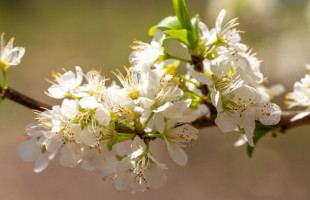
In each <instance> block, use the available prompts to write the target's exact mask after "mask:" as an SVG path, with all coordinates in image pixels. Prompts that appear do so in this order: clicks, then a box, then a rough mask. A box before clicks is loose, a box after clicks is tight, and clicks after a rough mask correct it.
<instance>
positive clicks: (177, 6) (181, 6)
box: [173, 0, 193, 31]
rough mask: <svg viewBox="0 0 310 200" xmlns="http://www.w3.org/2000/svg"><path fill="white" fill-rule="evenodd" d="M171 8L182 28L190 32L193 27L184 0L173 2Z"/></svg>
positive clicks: (174, 0)
mask: <svg viewBox="0 0 310 200" xmlns="http://www.w3.org/2000/svg"><path fill="white" fill-rule="evenodd" d="M173 6H174V10H175V14H176V16H177V17H178V19H179V22H180V24H181V25H182V28H184V29H187V30H189V31H192V30H193V27H192V23H191V20H190V17H189V15H188V11H187V8H186V4H185V0H173Z"/></svg>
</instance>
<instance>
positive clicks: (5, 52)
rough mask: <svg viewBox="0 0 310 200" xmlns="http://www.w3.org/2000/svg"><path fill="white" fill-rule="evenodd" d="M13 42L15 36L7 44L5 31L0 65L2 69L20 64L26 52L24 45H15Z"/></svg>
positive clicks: (2, 39) (2, 37)
mask: <svg viewBox="0 0 310 200" xmlns="http://www.w3.org/2000/svg"><path fill="white" fill-rule="evenodd" d="M13 43H14V38H11V39H10V41H9V42H8V43H7V44H6V43H5V41H4V33H2V34H1V43H0V45H1V47H0V65H1V68H2V70H7V68H8V67H10V66H15V65H18V64H19V63H20V60H21V58H22V57H23V56H24V54H25V48H24V47H13Z"/></svg>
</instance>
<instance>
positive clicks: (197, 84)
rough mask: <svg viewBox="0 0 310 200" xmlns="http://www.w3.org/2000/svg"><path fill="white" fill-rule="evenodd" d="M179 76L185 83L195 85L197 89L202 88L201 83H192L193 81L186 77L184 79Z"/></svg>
mask: <svg viewBox="0 0 310 200" xmlns="http://www.w3.org/2000/svg"><path fill="white" fill-rule="evenodd" d="M179 76H180V77H181V78H182V79H183V80H184V81H186V82H189V83H191V84H193V85H194V86H196V87H197V88H199V87H200V84H199V83H196V82H194V81H192V80H191V79H188V78H185V77H184V76H183V75H181V74H180V75H179Z"/></svg>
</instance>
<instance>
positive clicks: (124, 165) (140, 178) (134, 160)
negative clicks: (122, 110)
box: [115, 137, 167, 191]
mask: <svg viewBox="0 0 310 200" xmlns="http://www.w3.org/2000/svg"><path fill="white" fill-rule="evenodd" d="M131 150H132V153H131V154H129V155H128V157H126V158H123V160H122V161H121V162H120V164H119V166H118V170H117V178H116V180H115V187H116V188H117V189H118V190H124V189H126V188H127V187H128V186H129V185H130V186H131V187H132V188H133V190H134V191H145V190H147V189H150V188H153V189H156V188H159V187H161V186H163V185H164V184H165V182H166V179H167V178H166V175H165V174H164V173H163V169H167V168H166V167H165V165H164V164H161V163H159V162H158V161H157V160H156V159H155V158H154V157H153V156H152V155H151V153H150V152H148V150H147V147H146V144H145V143H144V142H143V141H142V140H141V139H140V138H139V137H135V139H134V141H133V143H132V145H131Z"/></svg>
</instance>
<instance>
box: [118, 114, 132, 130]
mask: <svg viewBox="0 0 310 200" xmlns="http://www.w3.org/2000/svg"><path fill="white" fill-rule="evenodd" d="M115 121H117V122H119V123H121V124H123V125H125V126H126V127H127V128H130V129H131V130H132V131H134V130H135V127H133V126H131V125H130V124H128V123H127V122H124V121H123V120H121V119H120V118H118V117H117V118H116V119H115Z"/></svg>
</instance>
